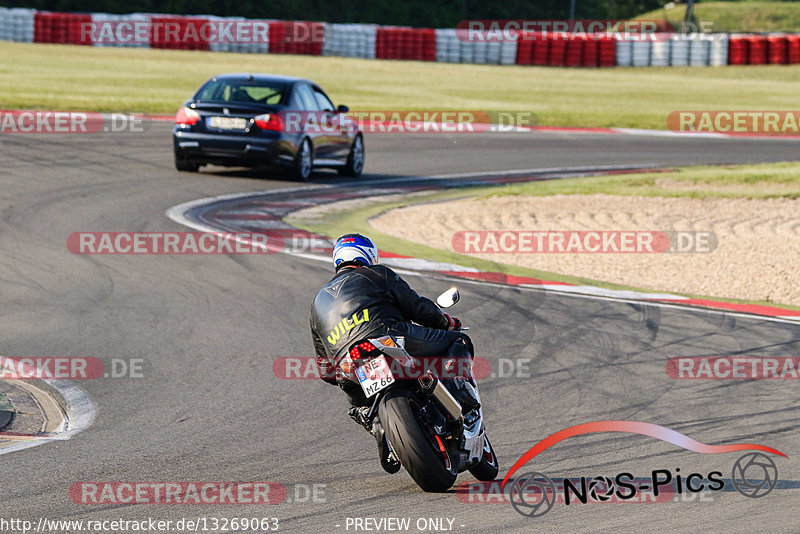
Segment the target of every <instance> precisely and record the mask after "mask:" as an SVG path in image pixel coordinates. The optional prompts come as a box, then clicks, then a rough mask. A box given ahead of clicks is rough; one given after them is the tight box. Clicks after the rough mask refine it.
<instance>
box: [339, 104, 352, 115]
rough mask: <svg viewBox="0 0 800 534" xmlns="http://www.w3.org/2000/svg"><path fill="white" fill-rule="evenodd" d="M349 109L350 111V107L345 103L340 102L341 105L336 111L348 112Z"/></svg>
mask: <svg viewBox="0 0 800 534" xmlns="http://www.w3.org/2000/svg"><path fill="white" fill-rule="evenodd" d="M348 111H350V108H348V107H347V106H345V105H344V104H339V107H337V108H336V113H347V112H348Z"/></svg>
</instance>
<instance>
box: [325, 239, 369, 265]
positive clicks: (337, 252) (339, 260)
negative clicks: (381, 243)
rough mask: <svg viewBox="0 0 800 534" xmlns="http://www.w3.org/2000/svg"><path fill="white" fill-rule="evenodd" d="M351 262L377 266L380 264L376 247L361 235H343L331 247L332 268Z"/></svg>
mask: <svg viewBox="0 0 800 534" xmlns="http://www.w3.org/2000/svg"><path fill="white" fill-rule="evenodd" d="M351 262H359V263H361V264H362V265H377V264H378V263H380V257H379V256H378V247H376V246H375V243H373V242H372V240H371V239H370V238H368V237H367V236H365V235H361V234H345V235H343V236H341V237H340V238H339V239H337V240H336V244H335V245H333V266H334V267H335V268H337V269H338V268H339V266H340V265H343V264H345V263H351Z"/></svg>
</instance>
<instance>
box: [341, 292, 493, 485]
mask: <svg viewBox="0 0 800 534" xmlns="http://www.w3.org/2000/svg"><path fill="white" fill-rule="evenodd" d="M459 300H460V296H459V293H458V289H456V288H451V289H449V290H447V291H445V292H444V293H442V294H441V295H439V297H438V298H437V299H436V303H437V304H438V305H439V307H441V308H449V307H451V306H453V305H454V304H456V302H458V301H459ZM462 330H468V328H466V327H462ZM445 365H446V364H445ZM338 368H339V372H340V375H341V376H343V377H345V378H346V379H347V380H350V381H352V382H354V383H357V384H359V385H360V386H361V389H362V390H363V392H364V395H365V396H366V397H367V399H371V400H372V405H371V407H370V410H369V412H368V413H367V415H366V422H367V423H368V424H369V425H371V424H372V422H373V421H374V419H375V417H376V415H377V416H378V417H379V419H380V422H381V424H382V425H383V429H384V433H385V437H386V440H387V443H388V446H389V455H390V458H391V459H393V460H396V461H399V462H400V464H401V465H402V466H403V467H404V468H405V469H406V471H408V473H409V474H410V475H411V477H412V478H413V479H414V481H415V482H416V483H417V484H418V485H419V487H420V488H422V489H423V490H424V491H427V492H443V491H446V490H448V489H449V488H450V487H451V486H452V485H453V484H454V483H455V480H456V477H457V475H458V474H459V473H461V472H464V471H469V472H470V473H471V474H472V476H474V477H475V478H477V479H478V480H482V481H490V480H494V479H495V477H496V476H497V472H498V463H497V456H496V455H495V453H494V449H493V448H492V444H491V443H490V442H489V438H488V436H487V435H486V428H485V426H484V421H483V409H482V407H480V396H479V395H478V391H477V385H476V384H475V380H474V377H473V376H472V371H471V365H469V366H468V369H467V371H468V375H469V376H468V377H466V378H461V379H460V380H461V382H460V383H459V385H460V386H461V387H466V388H468V389H469V392H470V394H472V395H473V397H474V398H475V399H476V400H477V403H476V404H477V405H478V407H477V408H474V409H472V410H469V411H467V413H462V406H461V404H460V403H459V402H458V401H457V400H456V398H455V397H454V396H453V394H452V393H451V391H449V390H448V387H446V386H445V384H444V383H443V382H442V380H443V379H442V378H441V377H440V376H438V375H440V374H446V373H443V372H441V370H439V371H438V372H437V370H435V369H434V370H432V369H430V368H429V367H426V366H422V365H421V364H420V361H419V360H417V359H416V358H414V357H413V356H411V355H410V354H409V353H408V352H407V351H406V350H405V348H404V341H403V338H402V337H393V336H383V337H380V338H370V339H365V340H361V341H358V342H356V343H354V344H353V345H352V347H351V348H350V350H349V351H348V354H347V355H345V356H344V357H343V358H342V359H341V360H340V361H339V362H338ZM409 377H416V378H409ZM450 380H453V379H450ZM451 384H452V382H451ZM451 387H452V386H451ZM462 400H463V399H462Z"/></svg>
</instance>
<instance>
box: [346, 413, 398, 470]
mask: <svg viewBox="0 0 800 534" xmlns="http://www.w3.org/2000/svg"><path fill="white" fill-rule="evenodd" d="M369 411H370V408H369V407H368V406H354V407H352V408H350V412H349V415H350V417H351V418H352V419H353V421H355V422H356V423H358V424H359V425H361V426H363V427H364V428H365V429H366V430H367V432H369V433H370V434H372V436H373V437H374V438H375V441H377V442H378V454H379V455H380V459H381V467H383V470H384V471H386V472H387V473H389V474H391V475H393V474H395V473H397V472H398V471H400V467H401V465H400V462H398V461H397V460H396V459H395V458H394V456H393V455H392V454H391V449H390V448H389V443H388V442H387V441H386V436H385V435H384V432H383V425H382V424H381V422H380V419H378V418H377V417H375V418H374V419H373V420H372V424H370V423H369V421H368V419H367V414H369Z"/></svg>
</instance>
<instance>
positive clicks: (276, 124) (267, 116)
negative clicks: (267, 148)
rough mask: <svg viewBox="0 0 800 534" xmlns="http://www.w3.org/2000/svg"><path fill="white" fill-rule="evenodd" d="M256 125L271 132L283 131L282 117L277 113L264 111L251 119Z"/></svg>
mask: <svg viewBox="0 0 800 534" xmlns="http://www.w3.org/2000/svg"><path fill="white" fill-rule="evenodd" d="M253 121H254V122H255V123H256V126H258V127H259V128H261V129H262V130H267V131H271V132H281V131H283V119H282V118H281V116H280V115H278V114H277V113H264V114H263V115H259V116H257V117H255V118H254V119H253Z"/></svg>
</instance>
